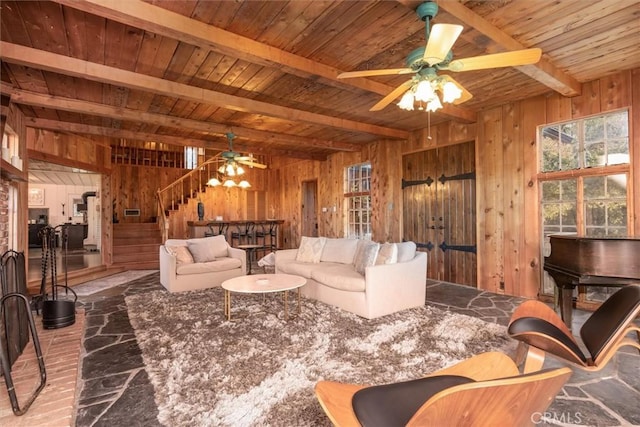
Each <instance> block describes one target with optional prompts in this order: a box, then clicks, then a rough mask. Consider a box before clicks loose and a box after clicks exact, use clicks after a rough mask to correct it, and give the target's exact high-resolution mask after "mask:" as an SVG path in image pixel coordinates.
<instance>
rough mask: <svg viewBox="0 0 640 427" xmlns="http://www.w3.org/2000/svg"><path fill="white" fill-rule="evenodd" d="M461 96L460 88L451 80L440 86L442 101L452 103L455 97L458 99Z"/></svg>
mask: <svg viewBox="0 0 640 427" xmlns="http://www.w3.org/2000/svg"><path fill="white" fill-rule="evenodd" d="M461 97H462V89H460V88H459V87H458V86H456V84H455V83H453V82H446V83H445V84H444V86H442V101H443V102H449V103H452V102H454V101H455V100H456V99H460V98H461Z"/></svg>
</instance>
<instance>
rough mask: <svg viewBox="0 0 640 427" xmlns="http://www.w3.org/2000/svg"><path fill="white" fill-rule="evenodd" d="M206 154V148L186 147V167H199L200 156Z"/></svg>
mask: <svg viewBox="0 0 640 427" xmlns="http://www.w3.org/2000/svg"><path fill="white" fill-rule="evenodd" d="M203 155H204V148H198V147H184V167H185V169H195V168H197V167H198V156H203Z"/></svg>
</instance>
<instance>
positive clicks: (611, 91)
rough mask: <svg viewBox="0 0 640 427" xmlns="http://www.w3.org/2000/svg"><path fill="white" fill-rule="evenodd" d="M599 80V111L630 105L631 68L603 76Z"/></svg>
mask: <svg viewBox="0 0 640 427" xmlns="http://www.w3.org/2000/svg"><path fill="white" fill-rule="evenodd" d="M599 82H600V94H601V96H600V111H611V110H616V109H619V108H624V107H627V106H629V105H631V93H632V89H631V70H627V71H623V72H620V73H616V74H611V75H609V76H606V77H603V78H601V79H600V80H599Z"/></svg>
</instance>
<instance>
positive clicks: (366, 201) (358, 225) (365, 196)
mask: <svg viewBox="0 0 640 427" xmlns="http://www.w3.org/2000/svg"><path fill="white" fill-rule="evenodd" d="M370 191H371V163H361V164H359V165H353V166H349V167H347V168H346V169H345V178H344V197H345V199H346V200H345V201H346V203H345V206H346V210H347V215H346V216H345V218H346V227H345V229H346V230H347V237H349V238H359V239H368V240H370V239H371V195H370Z"/></svg>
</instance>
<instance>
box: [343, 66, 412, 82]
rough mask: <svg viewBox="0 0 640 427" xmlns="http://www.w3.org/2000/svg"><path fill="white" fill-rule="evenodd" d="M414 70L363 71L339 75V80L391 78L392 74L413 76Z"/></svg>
mask: <svg viewBox="0 0 640 427" xmlns="http://www.w3.org/2000/svg"><path fill="white" fill-rule="evenodd" d="M413 72H414V70H412V69H411V68H388V69H385V70H363V71H347V72H345V73H340V74H338V78H339V79H350V78H352V77H368V76H389V75H392V74H411V73H413Z"/></svg>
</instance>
